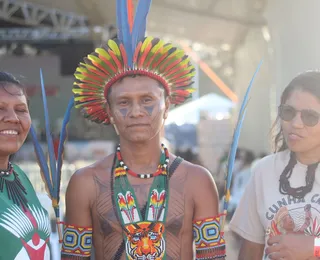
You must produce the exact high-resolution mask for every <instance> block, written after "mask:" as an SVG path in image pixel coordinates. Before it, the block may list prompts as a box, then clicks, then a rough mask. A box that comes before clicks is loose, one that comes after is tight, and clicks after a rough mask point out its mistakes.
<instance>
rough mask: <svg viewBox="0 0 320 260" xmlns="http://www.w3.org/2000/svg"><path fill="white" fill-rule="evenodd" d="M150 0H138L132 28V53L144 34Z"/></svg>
mask: <svg viewBox="0 0 320 260" xmlns="http://www.w3.org/2000/svg"><path fill="white" fill-rule="evenodd" d="M151 2H152V0H139V3H138V6H137V11H136V15H135V18H134V24H133V29H132V51H133V53H134V51H135V49H136V47H137V45H138V43H139V42H140V41H143V39H144V37H145V34H146V27H147V16H148V13H149V10H150V6H151Z"/></svg>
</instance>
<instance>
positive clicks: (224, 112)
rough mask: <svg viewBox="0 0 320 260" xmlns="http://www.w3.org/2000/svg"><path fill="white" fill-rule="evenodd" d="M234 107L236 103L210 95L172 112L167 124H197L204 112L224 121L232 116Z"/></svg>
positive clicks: (213, 94)
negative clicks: (231, 111)
mask: <svg viewBox="0 0 320 260" xmlns="http://www.w3.org/2000/svg"><path fill="white" fill-rule="evenodd" d="M234 106H235V103H233V102H232V101H231V100H229V99H227V98H224V97H222V96H220V95H217V94H215V93H210V94H207V95H204V96H202V97H201V98H199V99H197V100H195V101H191V102H188V103H187V104H184V105H182V106H180V107H178V108H175V109H173V110H171V111H170V112H169V116H168V118H167V120H166V122H165V124H166V125H169V124H177V125H183V124H197V123H198V122H199V120H200V114H201V113H202V112H206V113H208V115H209V116H210V117H213V118H216V119H223V118H226V117H228V116H230V110H231V109H232V108H233V107H234Z"/></svg>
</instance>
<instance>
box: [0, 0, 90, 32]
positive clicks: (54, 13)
mask: <svg viewBox="0 0 320 260" xmlns="http://www.w3.org/2000/svg"><path fill="white" fill-rule="evenodd" d="M0 19H3V20H5V21H8V22H11V23H13V24H20V25H23V26H47V27H52V28H54V29H56V30H61V29H62V30H67V29H70V28H73V27H84V26H87V25H88V18H87V17H85V16H81V15H77V14H75V13H72V12H64V11H61V10H57V9H54V8H47V7H44V6H41V5H36V4H32V3H28V2H25V1H24V2H18V1H16V0H0Z"/></svg>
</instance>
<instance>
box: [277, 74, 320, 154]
mask: <svg viewBox="0 0 320 260" xmlns="http://www.w3.org/2000/svg"><path fill="white" fill-rule="evenodd" d="M295 90H302V91H306V92H308V93H310V94H312V95H314V96H315V97H317V98H318V99H319V100H320V71H306V72H304V73H301V74H299V75H298V76H296V77H295V78H294V79H293V80H291V82H290V83H289V85H288V86H287V87H286V88H285V89H284V91H283V93H282V95H281V100H280V104H281V105H282V104H284V103H285V102H286V101H287V100H288V98H289V97H290V95H291V94H292V92H293V91H295ZM278 122H279V116H278V117H277V119H276V121H275V123H274V125H273V129H275V128H276V127H277V125H278ZM274 146H275V147H274V148H275V152H280V151H284V150H286V149H288V146H287V144H286V142H285V140H284V138H283V133H282V129H281V127H280V129H279V131H278V133H277V134H276V135H275V137H274Z"/></svg>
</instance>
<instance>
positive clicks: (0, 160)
mask: <svg viewBox="0 0 320 260" xmlns="http://www.w3.org/2000/svg"><path fill="white" fill-rule="evenodd" d="M8 163H9V156H0V169H1V170H5V169H7V168H8Z"/></svg>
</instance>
